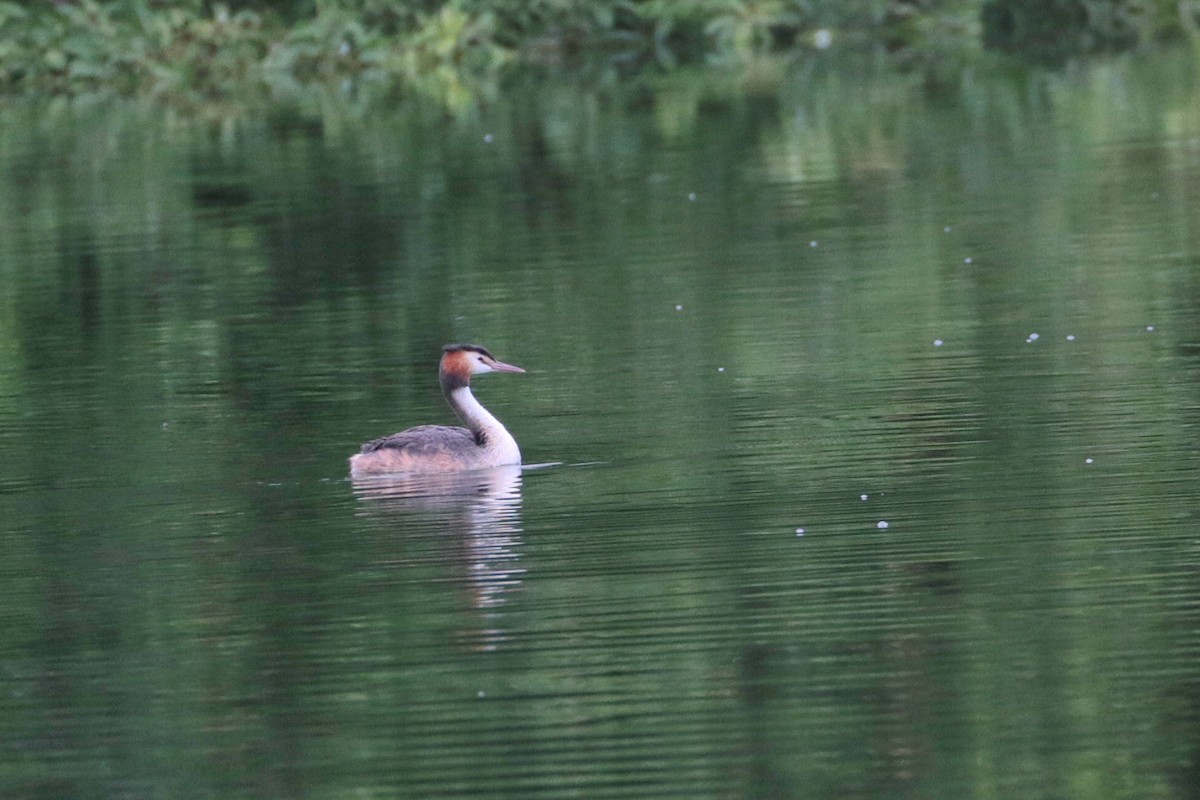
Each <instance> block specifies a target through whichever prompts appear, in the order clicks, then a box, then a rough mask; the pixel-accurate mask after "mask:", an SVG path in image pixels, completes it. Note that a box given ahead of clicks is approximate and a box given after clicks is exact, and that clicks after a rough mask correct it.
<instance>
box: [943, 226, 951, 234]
mask: <svg viewBox="0 0 1200 800" xmlns="http://www.w3.org/2000/svg"><path fill="white" fill-rule="evenodd" d="M949 232H950V226H949V225H947V226H946V227H944V228H942V233H949Z"/></svg>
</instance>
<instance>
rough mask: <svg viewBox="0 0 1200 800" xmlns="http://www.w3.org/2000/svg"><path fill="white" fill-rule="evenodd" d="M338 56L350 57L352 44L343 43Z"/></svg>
mask: <svg viewBox="0 0 1200 800" xmlns="http://www.w3.org/2000/svg"><path fill="white" fill-rule="evenodd" d="M338 55H343V56H348V55H350V43H349V42H342V44H341V46H339V47H338Z"/></svg>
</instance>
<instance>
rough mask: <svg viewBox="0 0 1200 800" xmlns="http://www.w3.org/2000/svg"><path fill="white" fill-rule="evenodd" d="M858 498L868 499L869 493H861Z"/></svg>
mask: <svg viewBox="0 0 1200 800" xmlns="http://www.w3.org/2000/svg"><path fill="white" fill-rule="evenodd" d="M858 499H859V500H866V499H867V495H865V494H860V495H859V496H858Z"/></svg>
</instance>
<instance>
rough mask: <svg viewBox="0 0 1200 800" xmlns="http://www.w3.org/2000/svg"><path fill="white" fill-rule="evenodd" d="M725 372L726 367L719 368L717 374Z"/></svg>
mask: <svg viewBox="0 0 1200 800" xmlns="http://www.w3.org/2000/svg"><path fill="white" fill-rule="evenodd" d="M724 371H725V368H724V367H717V372H724Z"/></svg>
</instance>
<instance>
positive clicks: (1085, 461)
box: [1083, 458, 1094, 464]
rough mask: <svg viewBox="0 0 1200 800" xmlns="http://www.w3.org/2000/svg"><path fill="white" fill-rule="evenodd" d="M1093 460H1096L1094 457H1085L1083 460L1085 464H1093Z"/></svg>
mask: <svg viewBox="0 0 1200 800" xmlns="http://www.w3.org/2000/svg"><path fill="white" fill-rule="evenodd" d="M1093 460H1094V459H1091V458H1085V459H1084V460H1083V463H1085V464H1091V463H1092V461H1093Z"/></svg>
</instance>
